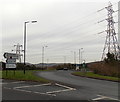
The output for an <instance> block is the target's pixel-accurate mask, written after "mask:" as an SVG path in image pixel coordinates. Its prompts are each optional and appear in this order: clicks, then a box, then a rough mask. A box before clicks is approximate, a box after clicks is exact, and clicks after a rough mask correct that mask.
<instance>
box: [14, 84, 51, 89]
mask: <svg viewBox="0 0 120 102" xmlns="http://www.w3.org/2000/svg"><path fill="white" fill-rule="evenodd" d="M46 85H51V83H47V84H39V85H27V86H19V87H14V89H19V88H26V87H38V86H46Z"/></svg>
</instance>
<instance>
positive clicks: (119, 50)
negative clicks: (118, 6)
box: [102, 2, 120, 60]
mask: <svg viewBox="0 0 120 102" xmlns="http://www.w3.org/2000/svg"><path fill="white" fill-rule="evenodd" d="M105 8H106V9H107V11H108V14H107V15H108V18H107V19H106V20H107V22H108V25H107V30H106V32H107V36H106V40H105V45H104V49H103V54H102V60H104V58H105V57H106V54H107V53H110V54H114V56H115V58H116V59H120V47H119V44H118V41H117V37H116V32H115V27H114V23H115V22H114V19H113V13H114V10H113V8H112V4H111V2H109V5H108V7H105Z"/></svg>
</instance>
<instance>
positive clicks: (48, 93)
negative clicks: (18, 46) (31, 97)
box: [5, 81, 76, 96]
mask: <svg viewBox="0 0 120 102" xmlns="http://www.w3.org/2000/svg"><path fill="white" fill-rule="evenodd" d="M22 82H25V81H16V82H11V83H14V84H17V83H22ZM11 83H5V84H11ZM47 85H48V86H49V85H52V83H47V84H38V85H27V86H19V87H13V88H7V87H5V88H6V89H13V90H17V91H23V92H28V93H36V94H41V95H51V96H56V94H53V93H58V92H64V91H71V90H76V89H75V88H71V87H68V86H65V85H61V84H58V83H55V85H56V86H59V87H63V88H65V89H63V90H57V91H50V92H45V93H41V92H36V91H29V90H24V89H22V88H27V87H38V86H47Z"/></svg>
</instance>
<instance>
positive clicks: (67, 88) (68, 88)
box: [46, 83, 76, 93]
mask: <svg viewBox="0 0 120 102" xmlns="http://www.w3.org/2000/svg"><path fill="white" fill-rule="evenodd" d="M55 85H57V86H60V87H63V88H66V89H64V90H57V91H49V92H46V93H59V92H63V91H71V90H76V89H75V88H71V87H68V86H65V85H61V84H58V83H55Z"/></svg>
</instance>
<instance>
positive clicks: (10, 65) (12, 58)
mask: <svg viewBox="0 0 120 102" xmlns="http://www.w3.org/2000/svg"><path fill="white" fill-rule="evenodd" d="M3 56H4V57H5V58H6V75H7V69H14V75H15V69H16V59H18V58H19V55H18V54H16V53H7V52H6V53H4V55H3Z"/></svg>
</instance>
